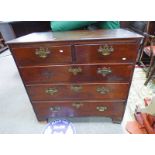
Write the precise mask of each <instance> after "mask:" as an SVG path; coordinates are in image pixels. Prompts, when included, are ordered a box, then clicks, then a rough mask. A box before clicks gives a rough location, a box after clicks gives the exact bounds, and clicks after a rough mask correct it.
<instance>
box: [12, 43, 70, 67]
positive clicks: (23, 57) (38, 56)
mask: <svg viewBox="0 0 155 155" xmlns="http://www.w3.org/2000/svg"><path fill="white" fill-rule="evenodd" d="M12 53H13V56H14V57H15V60H16V63H17V64H18V66H34V65H36V66H40V65H47V64H59V63H60V64H61V63H62V64H64V63H71V62H72V56H71V46H67V45H66V46H49V47H48V46H47V47H46V46H45V47H39V45H38V47H32V48H31V47H27V48H14V49H12Z"/></svg>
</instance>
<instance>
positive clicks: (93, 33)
mask: <svg viewBox="0 0 155 155" xmlns="http://www.w3.org/2000/svg"><path fill="white" fill-rule="evenodd" d="M141 38H142V36H141V35H139V34H137V33H134V32H130V31H128V30H125V29H114V30H76V31H65V32H37V33H31V34H29V35H26V36H22V37H19V38H17V39H14V40H11V41H8V42H7V44H9V45H12V44H27V43H43V42H47V43H49V42H50V43H60V42H61V43H68V42H85V41H99V40H107V41H108V40H132V39H138V40H139V39H141Z"/></svg>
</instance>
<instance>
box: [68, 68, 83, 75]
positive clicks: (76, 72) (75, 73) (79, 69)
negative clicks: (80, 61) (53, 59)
mask: <svg viewBox="0 0 155 155" xmlns="http://www.w3.org/2000/svg"><path fill="white" fill-rule="evenodd" d="M68 72H71V73H72V74H73V75H77V74H78V73H81V72H82V68H81V67H71V68H69V69H68Z"/></svg>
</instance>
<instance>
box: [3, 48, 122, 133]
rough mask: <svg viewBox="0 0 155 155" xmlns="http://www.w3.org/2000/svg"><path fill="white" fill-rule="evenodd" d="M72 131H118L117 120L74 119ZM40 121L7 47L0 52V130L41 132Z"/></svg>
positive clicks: (42, 124)
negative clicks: (73, 129)
mask: <svg viewBox="0 0 155 155" xmlns="http://www.w3.org/2000/svg"><path fill="white" fill-rule="evenodd" d="M72 123H73V125H74V127H75V130H76V133H80V134H87V133H88V134H89V133H92V134H104V133H107V134H121V133H123V128H122V126H121V124H113V123H112V122H111V119H108V118H91V117H90V118H88V119H87V120H82V119H81V120H80V121H74V119H72ZM46 125H47V124H46V123H45V122H44V123H43V122H41V123H40V122H38V121H37V119H36V116H35V113H34V111H33V109H32V106H31V103H30V101H29V98H28V96H27V94H26V91H25V88H24V86H23V83H22V80H21V78H20V76H19V73H18V70H17V67H16V65H15V62H14V60H13V57H12V55H11V53H10V51H9V50H6V51H5V52H3V53H1V54H0V133H10V134H18V133H20V134H25V133H27V134H35V133H36V134H38V133H43V131H44V129H45V126H46Z"/></svg>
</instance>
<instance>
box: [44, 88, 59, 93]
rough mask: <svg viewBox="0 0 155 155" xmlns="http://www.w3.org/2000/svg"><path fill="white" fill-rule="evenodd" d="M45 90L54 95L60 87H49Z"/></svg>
mask: <svg viewBox="0 0 155 155" xmlns="http://www.w3.org/2000/svg"><path fill="white" fill-rule="evenodd" d="M45 92H46V93H47V94H49V95H54V94H55V93H57V92H58V89H56V88H48V89H46V90H45Z"/></svg>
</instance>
